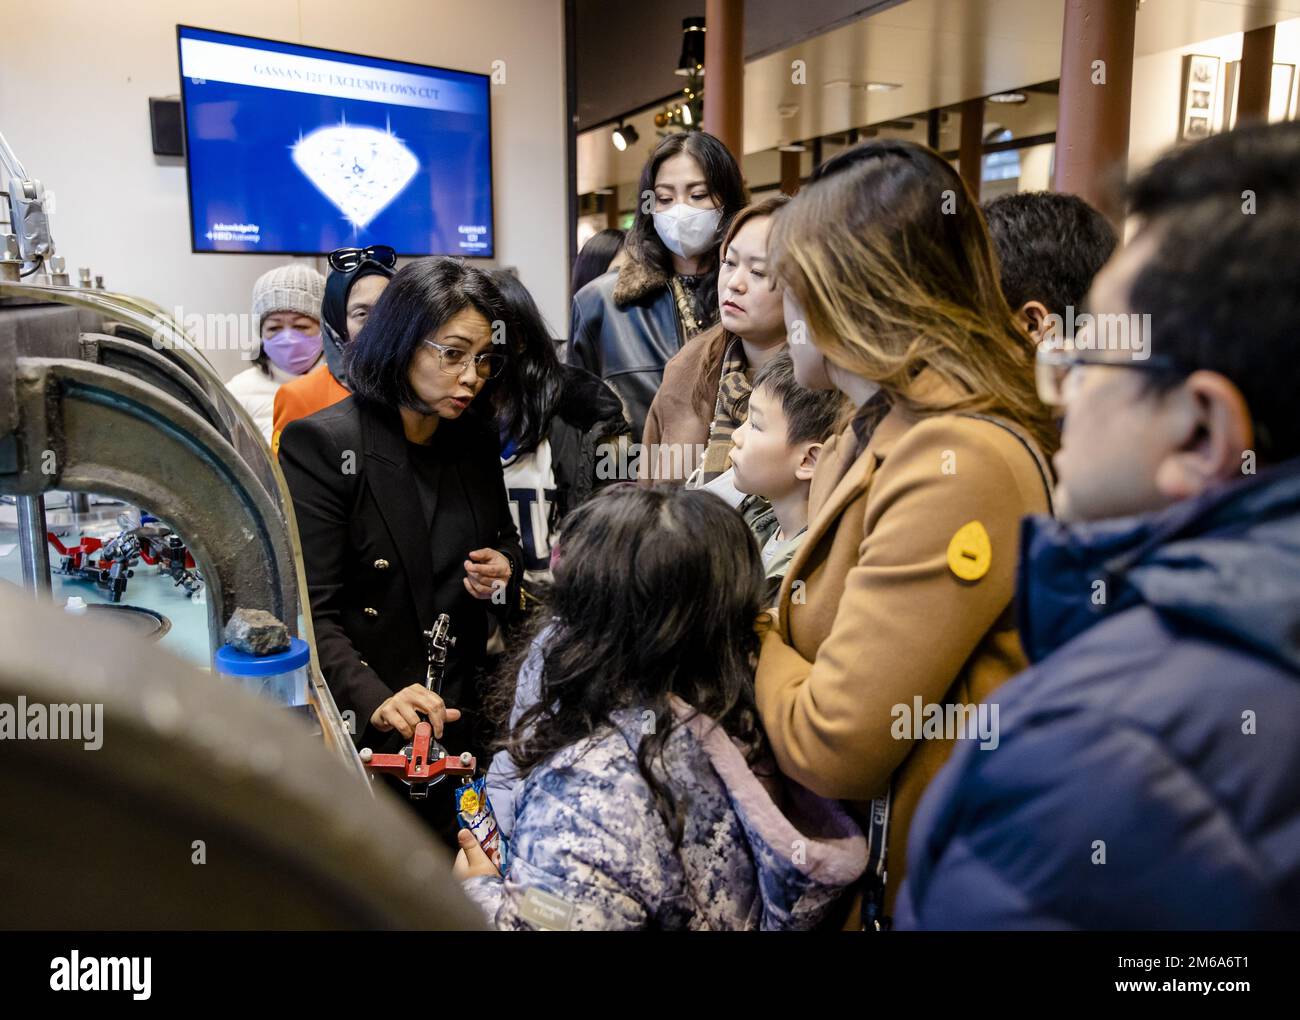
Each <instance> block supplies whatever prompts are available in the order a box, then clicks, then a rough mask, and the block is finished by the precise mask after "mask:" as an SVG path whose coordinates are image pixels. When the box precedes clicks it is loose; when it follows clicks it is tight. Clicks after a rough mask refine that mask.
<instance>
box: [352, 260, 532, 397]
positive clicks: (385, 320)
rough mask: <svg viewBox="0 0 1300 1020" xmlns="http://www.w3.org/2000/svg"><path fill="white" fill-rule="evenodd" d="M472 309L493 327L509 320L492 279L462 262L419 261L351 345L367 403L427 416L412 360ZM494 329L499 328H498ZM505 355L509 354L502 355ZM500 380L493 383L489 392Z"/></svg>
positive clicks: (387, 292) (356, 381)
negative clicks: (412, 373)
mask: <svg viewBox="0 0 1300 1020" xmlns="http://www.w3.org/2000/svg"><path fill="white" fill-rule="evenodd" d="M466 308H473V309H475V310H477V311H478V312H479V313H481V314H482V316H483V318H485V319H487V320H488V322H489V323H504V322H505V321H506V318H507V316H506V313H505V304H504V302H503V301H502V299H501V293H500V291H498V290H497V287H496V284H495V283H493V282H492V278H491V277H490V276H489V275H488V274H487V273H486V272H484V271H483V270H482V269H476V268H474V267H473V266H469V265H466V264H465V263H464V262H462V261H461V260H460V259H454V258H444V257H435V258H427V259H417V260H416V261H414V262H410V263H408V264H407V265H405V266H403V267H402V268H401V269H400V270H399V271H398V273H397V275H396V276H394V277H393V280H392V282H391V283H390V284H389V285H388V286H387V287H386V288H384V293H383V294H382V295H380V298H379V301H378V302H376V304H375V307H374V308H373V309H372V310H371V312H370V315H369V317H368V318H367V319H366V324H365V325H364V326H363V327H362V328H361V332H360V334H358V336H357V338H356V339H355V340H353V341H352V342H351V343H350V344H348V345H347V347H346V348H344V350H345V351H346V352H347V372H348V379H349V381H350V382H351V384H352V392H353V393H355V394H356V396H357V397H358V398H359V399H360V400H363V401H368V402H370V403H373V404H382V405H383V406H385V407H389V408H392V409H393V410H397V409H398V408H402V407H407V408H411V409H413V410H416V411H420V412H423V413H427V412H428V410H429V409H428V408H427V407H426V406H425V404H424V402H423V401H422V400H420V398H419V397H418V396H417V395H416V393H415V391H414V390H413V389H411V382H410V377H409V370H410V367H411V359H412V358H414V357H415V355H416V354H417V353H418V352H419V350H420V345H421V344H422V343H423V342H424V341H425V340H430V339H432V338H433V337H434V336H435V335H436V334H437V332H438V330H439V329H441V328H442V326H443V325H444V324H445V323H446V321H447V320H448V319H450V318H451V317H452V316H453V315H455V314H456V313H457V312H461V311H464V310H465V309H466ZM494 328H495V327H494ZM502 353H504V350H503V351H502ZM495 381H496V380H488V382H487V384H486V386H485V390H486V391H489V392H488V397H487V399H486V400H485V401H484V402H485V403H486V402H489V401H490V400H491V393H490V390H491V389H492V387H493V384H494V383H495Z"/></svg>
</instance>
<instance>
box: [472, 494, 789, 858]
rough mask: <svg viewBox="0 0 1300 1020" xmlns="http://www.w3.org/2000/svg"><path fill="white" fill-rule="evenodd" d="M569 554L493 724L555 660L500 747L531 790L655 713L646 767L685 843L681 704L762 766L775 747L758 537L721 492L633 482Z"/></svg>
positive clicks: (606, 498) (583, 517)
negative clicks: (609, 729) (759, 680)
mask: <svg viewBox="0 0 1300 1020" xmlns="http://www.w3.org/2000/svg"><path fill="white" fill-rule="evenodd" d="M558 549H559V552H558V557H557V562H556V564H555V583H554V584H553V586H552V587H551V590H550V594H549V597H548V599H547V606H546V612H544V613H537V614H535V616H536V621H535V623H534V625H533V626H534V635H533V640H528V641H524V642H522V643H521V644H520V653H519V655H518V658H517V659H516V661H515V662H514V664H513V665H512V666H510V667H507V671H506V672H505V673H503V674H502V675H501V680H502V683H501V685H499V686H498V688H497V689H496V690H495V691H494V692H493V695H492V697H491V698H490V700H489V706H490V709H489V710H490V711H491V712H492V714H493V715H494V716H496V717H497V718H500V719H503V720H508V719H509V716H510V714H511V712H512V706H513V704H514V691H515V677H516V672H517V667H519V666H521V665H523V664H524V663H525V662H526V661H527V660H528V658H529V656H530V654H540V655H541V657H542V667H541V676H540V678H539V681H540V682H539V687H538V690H537V700H536V701H535V702H533V703H532V704H531V706H530V707H529V708H527V709H526V710H525V711H524V712H523V713H522V714H521V715H520V717H519V718H518V719H517V720H516V721H515V722H514V724H513V725H509V724H507V727H506V732H505V733H504V735H503V736H502V738H501V740H500V741H499V746H501V747H503V748H505V749H507V750H508V751H509V752H510V757H511V759H512V761H513V762H514V764H515V766H516V768H517V769H518V771H519V774H520V775H521V776H527V775H528V774H529V773H530V772H531V771H532V770H533V769H534V768H536V767H537V766H538V765H540V764H541V763H542V762H544V761H545V760H546V759H547V758H549V757H551V755H553V754H555V753H556V752H557V751H559V750H561V749H563V748H565V747H569V746H571V745H573V744H577V743H580V742H581V741H583V740H586V739H587V738H588V737H590V736H591V735H592V734H593V733H596V732H598V731H600V730H601V729H603V728H604V727H606V726H608V725H609V724H610V723H611V718H612V716H613V713H615V712H618V711H620V710H623V709H635V710H637V711H638V712H645V711H651V712H653V713H654V724H653V726H652V727H651V728H650V730H649V733H648V735H647V736H645V737H644V738H643V739H642V740H641V742H640V746H639V747H638V749H637V763H638V766H639V768H640V772H641V775H642V776H643V777H644V779H645V781H646V783H647V784H648V785H649V787H650V789H651V791H652V793H653V795H654V798H655V801H656V804H657V806H658V808H659V811H660V814H661V816H662V817H663V819H664V823H665V825H666V826H667V828H668V831H669V833H670V834H671V835H672V837H673V839H674V841H675V842H677V843H680V840H681V836H682V832H683V829H684V826H685V819H686V811H687V807H688V805H686V804H684V803H681V802H680V801H679V800H678V799H677V798H676V797H675V796H674V794H673V791H672V789H671V787H670V786H669V784H668V783H667V782H666V781H665V770H666V763H665V762H664V760H663V750H664V748H665V747H666V746H667V744H668V741H669V738H670V737H671V735H672V734H673V732H674V731H675V730H676V728H677V727H678V725H679V721H678V720H677V718H676V717H675V716H674V714H673V709H672V704H671V699H672V697H673V696H674V695H675V696H676V697H678V698H680V699H681V700H682V701H684V702H686V704H688V705H690V706H691V707H692V708H693V709H695V711H697V712H699V713H701V714H702V715H705V716H708V717H709V718H711V719H713V720H714V721H716V723H717V724H718V725H719V726H720V727H721V728H722V730H723V731H724V732H725V733H727V734H728V735H729V736H731V737H734V738H736V739H737V740H739V741H740V742H741V744H742V745H743V746H744V748H745V753H746V756H747V757H748V758H750V760H757V757H758V755H759V754H760V753H761V752H762V750H763V748H764V746H765V745H764V740H763V733H762V728H761V725H760V723H759V718H758V707H757V704H756V702H755V700H754V665H753V664H754V661H755V660H756V658H757V656H758V647H759V640H760V638H759V633H758V631H757V630H756V629H755V627H754V620H755V618H756V617H757V615H758V613H759V612H760V610H762V608H763V606H764V605H765V604H766V603H765V602H764V598H765V595H766V585H765V582H764V579H763V563H762V559H761V558H760V556H759V552H758V546H757V545H756V544H755V542H754V536H753V534H752V533H751V532H750V530H749V527H748V526H747V525H746V524H745V522H744V521H743V520H742V519H741V516H740V514H738V513H736V512H735V511H734V510H732V509H731V507H729V506H727V504H726V503H724V502H723V501H722V500H720V499H719V498H718V497H717V496H715V495H713V494H712V493H710V492H701V491H698V490H688V489H681V488H675V487H674V488H667V487H661V488H654V489H651V488H645V487H643V486H639V485H636V484H635V483H630V482H629V483H619V484H616V485H612V486H610V487H609V488H607V489H604V490H602V491H601V492H600V493H599V494H598V495H596V496H595V497H593V498H592V499H590V500H588V501H587V502H586V503H584V504H582V505H581V506H580V507H578V508H577V509H576V510H574V511H573V512H572V513H571V514H570V515H569V516H568V517H567V518H566V519H565V525H564V534H563V535H562V536H561V538H560V544H559V547H558ZM643 732H644V731H643ZM667 771H668V772H669V773H671V772H672V769H671V768H668V769H667Z"/></svg>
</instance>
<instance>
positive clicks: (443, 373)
mask: <svg viewBox="0 0 1300 1020" xmlns="http://www.w3.org/2000/svg"><path fill="white" fill-rule="evenodd" d="M506 317H507V316H506V312H505V309H504V307H503V304H502V300H501V295H500V293H499V292H498V291H497V289H496V287H495V285H494V284H493V283H492V281H491V279H490V277H489V276H488V275H487V274H486V273H485V272H483V270H481V269H475V268H472V267H469V266H466V265H464V264H463V263H461V262H460V261H458V260H456V259H450V258H430V259H419V260H418V261H415V262H412V263H411V264H409V265H407V266H404V267H403V268H402V269H401V271H400V272H398V273H397V275H396V276H394V277H393V280H392V282H391V283H390V284H389V285H388V288H387V289H386V290H385V291H384V293H383V295H382V296H381V297H380V299H379V302H378V304H376V305H375V308H374V310H373V311H372V312H371V314H370V317H369V321H368V322H367V323H366V326H365V328H364V329H363V330H362V331H361V332H360V334H359V335H358V336H357V338H356V339H355V340H354V341H352V343H351V344H350V345H349V347H348V354H347V372H348V380H349V382H350V383H351V386H352V396H350V397H348V398H347V399H346V400H342V401H340V402H339V403H337V404H335V405H334V406H333V407H327V408H326V409H325V410H323V411H318V412H316V413H315V414H314V415H312V416H311V417H309V418H300V419H299V420H298V421H295V422H290V424H289V425H288V426H287V427H286V428H285V430H284V433H283V435H282V436H281V437H280V467H281V469H282V470H283V471H284V477H285V481H286V482H287V483H288V485H289V491H290V493H291V494H292V496H293V507H294V513H295V515H296V516H297V520H298V532H299V535H300V536H301V538H302V549H303V560H304V565H305V567H306V573H307V586H308V590H309V593H310V597H311V611H312V620H313V622H314V624H315V631H316V648H317V653H318V655H319V658H320V664H321V670H322V671H323V673H324V675H325V681H326V683H328V684H329V686H330V690H331V692H332V693H333V695H334V699H335V701H336V702H337V703H338V706H339V709H340V710H342V711H344V712H351V713H352V714H353V718H354V719H355V722H356V736H357V741H358V744H359V745H361V746H368V747H371V748H372V749H374V750H376V751H379V750H384V751H396V750H398V749H400V748H401V747H402V745H403V744H404V743H406V742H407V741H409V740H410V738H411V736H412V734H413V732H414V727H415V726H416V725H417V724H418V722H419V717H420V716H421V715H423V716H426V717H427V718H428V719H429V721H430V722H431V723H432V725H433V730H434V735H435V736H436V737H438V738H439V739H440V740H442V742H443V744H444V745H445V746H446V747H447V749H448V750H449V751H451V752H453V753H457V754H458V753H460V752H462V751H466V750H468V751H472V752H474V753H476V754H477V753H478V751H479V747H478V740H479V738H480V736H481V733H480V730H479V728H478V726H477V725H476V715H477V709H478V706H479V682H480V676H481V674H482V672H483V671H484V668H485V665H486V646H487V637H488V630H489V625H488V614H489V613H492V614H495V615H496V616H497V617H498V619H505V618H506V617H508V616H509V614H510V611H511V609H512V608H513V607H516V606H517V605H518V602H519V578H520V576H521V574H522V572H523V571H522V563H523V554H522V551H521V550H520V547H519V534H518V532H517V531H516V530H515V526H514V522H513V521H512V520H511V516H510V508H509V506H508V504H507V502H506V490H505V484H504V480H503V478H502V474H501V460H500V456H499V454H500V439H499V436H498V432H497V426H496V423H495V421H494V420H493V417H492V413H491V406H492V397H493V394H492V392H491V391H492V389H493V388H494V387H495V382H494V380H495V379H496V378H497V377H499V376H500V374H501V371H502V369H503V367H504V359H505V357H506V355H505V353H504V351H503V349H502V347H501V346H500V345H497V344H493V342H492V333H493V330H492V325H491V324H492V323H494V322H497V321H503V320H505V319H506ZM471 405H473V406H472V407H471ZM440 613H447V614H448V615H449V616H450V617H451V629H452V636H453V637H454V638H455V642H456V643H455V645H454V647H453V648H452V650H451V652H450V654H449V656H448V665H447V672H446V676H445V679H444V681H443V685H442V691H441V695H439V694H437V693H434V692H433V691H430V690H427V689H426V688H425V685H424V682H425V675H426V670H427V666H428V654H429V648H428V642H427V639H426V638H425V631H428V630H431V629H432V628H433V625H434V622H435V621H436V620H437V618H438V615H439V614H440ZM444 725H445V726H446V730H445V731H444ZM454 785H455V784H453V783H449V782H448V783H441V784H439V785H438V786H435V787H434V788H433V790H432V791H431V792H430V795H429V798H428V800H427V801H425V802H417V803H419V804H421V806H422V808H423V809H424V811H423V812H422V813H425V817H426V818H428V819H429V822H430V824H431V825H433V826H434V827H435V829H436V830H437V831H438V832H439V833H440V834H442V835H443V837H444V838H445V839H447V841H448V842H449V843H450V844H451V845H452V846H454V845H455V828H456V825H455V814H454V805H453V798H452V788H453V786H454ZM403 796H405V794H403Z"/></svg>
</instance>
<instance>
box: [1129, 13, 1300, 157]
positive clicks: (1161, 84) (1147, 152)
mask: <svg viewBox="0 0 1300 1020" xmlns="http://www.w3.org/2000/svg"><path fill="white" fill-rule="evenodd" d="M1188 53H1196V54H1204V55H1206V56H1212V57H1218V58H1219V60H1220V65H1219V87H1218V94H1217V96H1216V99H1215V109H1214V114H1213V120H1214V122H1215V124H1216V125H1218V126H1219V129H1220V130H1221V129H1222V118H1223V102H1224V84H1225V82H1226V79H1227V65H1228V63H1229V62H1230V61H1234V60H1240V59H1241V33H1240V32H1237V33H1234V34H1232V35H1224V36H1219V37H1218V38H1215V39H1206V40H1203V41H1202V42H1198V43H1193V44H1191V45H1190V46H1183V47H1180V48H1179V49H1176V50H1165V51H1164V52H1161V53H1153V54H1150V55H1148V56H1145V57H1138V58H1137V59H1136V60H1134V61H1133V119H1132V124H1131V128H1130V131H1129V150H1128V151H1129V169H1130V172H1131V171H1133V170H1138V169H1141V168H1142V167H1144V166H1146V165H1147V164H1149V163H1151V162H1152V161H1153V160H1154V159H1155V158H1156V157H1157V156H1159V155H1160V153H1161V152H1163V151H1164V150H1165V149H1167V148H1169V146H1171V145H1173V144H1174V143H1175V142H1176V141H1177V140H1178V117H1179V112H1180V109H1181V98H1182V82H1183V77H1182V76H1183V56H1184V55H1185V54H1188ZM1273 60H1274V62H1275V63H1283V64H1296V65H1300V19H1293V20H1291V21H1283V22H1280V23H1279V24H1278V26H1277V31H1276V36H1275V40H1274V48H1273ZM1297 75H1300V68H1298V69H1297ZM1294 90H1295V86H1294V84H1293V85H1292V96H1291V99H1292V101H1294V95H1295V91H1294ZM1275 98H1276V97H1275Z"/></svg>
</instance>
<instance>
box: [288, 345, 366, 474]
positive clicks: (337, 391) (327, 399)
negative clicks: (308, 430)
mask: <svg viewBox="0 0 1300 1020" xmlns="http://www.w3.org/2000/svg"><path fill="white" fill-rule="evenodd" d="M351 395H352V394H351V392H350V391H349V390H348V389H347V388H346V387H345V386H344V385H343V384H342V383H341V382H339V381H338V380H337V379H335V378H334V373H333V372H331V371H330V369H329V366H328V365H327V364H325V363H324V362H323V361H322V362H321V363H320V364H319V365H317V366H316V367H315V368H313V369H312V370H311V371H310V372H308V373H307V374H306V375H302V376H299V377H298V378H297V379H294V380H293V381H292V382H287V383H285V384H284V385H283V386H281V387H280V388H279V389H278V390H277V391H276V393H275V410H274V413H273V417H272V424H271V451H272V452H273V453H275V454H276V455H277V456H278V455H279V453H280V433H281V432H282V431H283V430H284V427H285V426H286V425H288V424H289V422H291V421H297V420H298V419H299V418H306V417H308V416H309V415H313V414H315V413H316V412H317V411H323V410H324V409H325V408H327V407H333V406H334V405H335V404H337V403H338V402H339V401H340V400H344V399H346V398H347V397H350V396H351Z"/></svg>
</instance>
